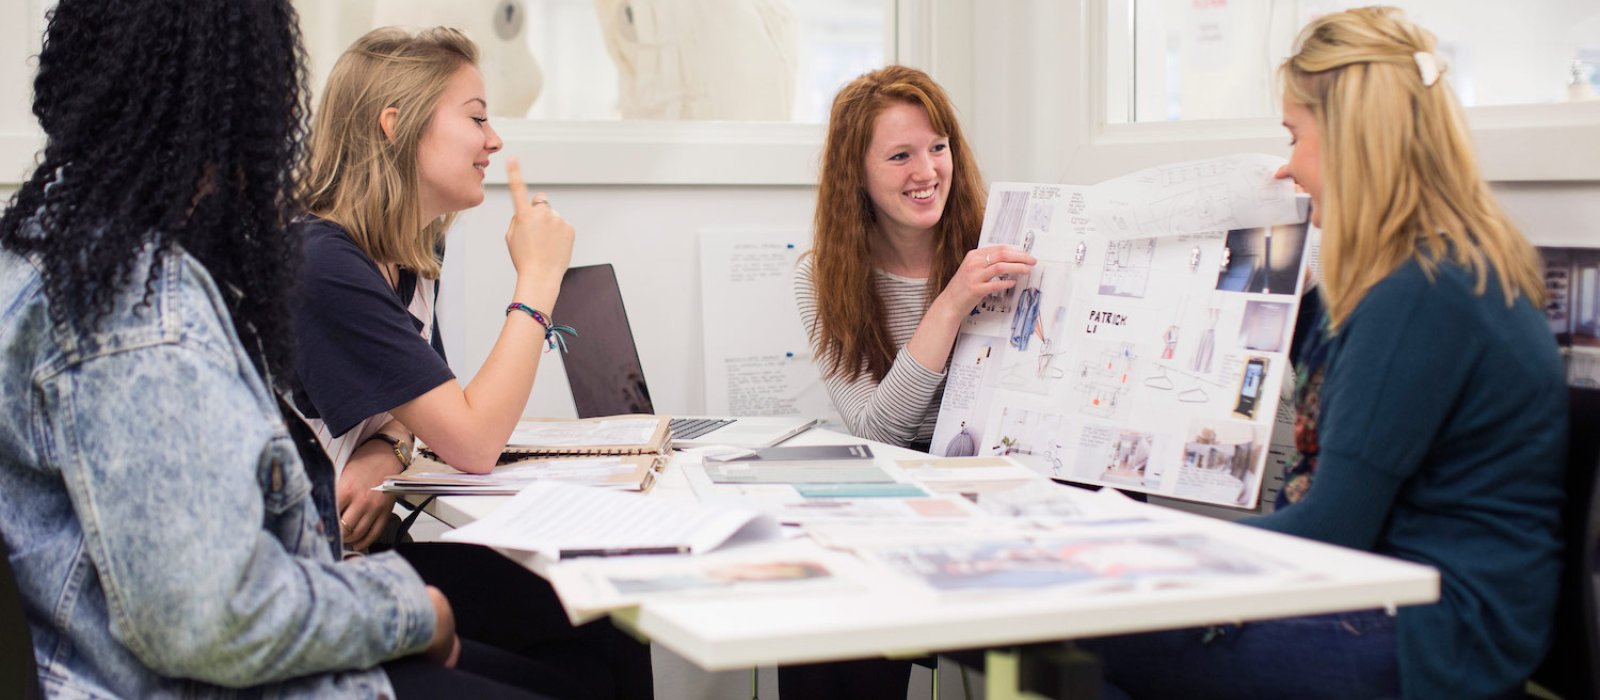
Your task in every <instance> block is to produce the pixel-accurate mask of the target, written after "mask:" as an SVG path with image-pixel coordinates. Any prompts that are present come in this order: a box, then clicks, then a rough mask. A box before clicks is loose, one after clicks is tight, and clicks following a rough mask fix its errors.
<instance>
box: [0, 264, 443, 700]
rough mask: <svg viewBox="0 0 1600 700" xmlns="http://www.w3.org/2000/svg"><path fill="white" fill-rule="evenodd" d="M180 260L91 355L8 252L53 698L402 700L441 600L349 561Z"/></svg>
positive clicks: (6, 527)
mask: <svg viewBox="0 0 1600 700" xmlns="http://www.w3.org/2000/svg"><path fill="white" fill-rule="evenodd" d="M152 254H153V253H151V252H149V251H147V252H146V253H145V254H144V255H145V257H144V262H141V263H136V264H135V265H134V266H133V268H132V269H133V270H135V274H134V275H133V277H134V279H136V280H141V281H142V277H143V275H142V274H141V273H142V272H143V271H144V270H147V269H149V268H148V264H147V263H148V261H149V257H148V256H150V255H152ZM162 258H163V260H162V263H161V265H160V266H159V267H158V268H157V277H156V279H155V280H154V284H153V293H152V294H151V295H150V297H149V299H148V303H145V304H141V303H140V302H141V301H143V300H144V299H145V293H144V292H145V287H144V285H143V284H142V283H135V284H130V285H128V289H126V290H124V292H123V293H122V295H121V297H120V298H119V299H118V300H117V301H116V303H115V306H114V308H113V309H112V311H111V313H110V314H109V315H108V316H107V318H106V320H105V321H104V322H103V323H102V324H101V325H100V327H99V328H97V329H96V330H95V331H94V332H93V333H92V334H81V333H78V332H75V331H74V330H72V327H71V326H70V325H68V324H60V323H55V322H53V321H52V319H51V315H50V312H49V301H48V300H47V299H46V297H45V295H44V292H43V284H42V280H41V277H40V271H39V269H38V268H37V266H36V265H35V264H34V263H33V262H31V261H30V260H29V259H27V258H23V257H19V256H17V255H14V254H11V253H9V252H5V251H0V397H4V400H3V401H0V533H3V534H4V537H5V539H6V542H7V543H8V545H9V546H10V548H11V566H12V568H13V570H14V571H15V572H16V575H17V579H18V583H19V585H20V588H21V592H22V598H23V606H24V608H25V610H26V614H27V617H28V622H29V628H30V631H31V633H32V636H33V649H34V656H35V658H36V659H37V661H38V664H39V669H40V680H41V683H42V684H43V686H44V689H45V691H46V693H47V694H49V695H51V696H54V697H69V698H78V697H95V698H99V697H139V698H147V697H194V696H203V697H250V698H272V697H284V696H315V697H330V698H331V697H352V698H372V697H379V696H388V697H393V695H394V692H393V689H392V687H391V686H390V684H389V681H388V678H387V676H385V675H384V674H383V672H382V670H381V669H377V668H375V667H376V665H377V664H378V663H380V662H382V661H384V660H387V659H391V658H395V657H399V656H403V655H406V654H409V653H415V652H418V651H420V650H422V649H423V648H425V647H426V646H427V643H428V641H429V639H430V638H432V636H433V631H434V612H433V606H432V605H431V603H430V602H429V599H428V597H427V594H426V592H425V589H424V587H423V584H422V582H421V580H419V578H418V577H417V574H416V572H415V571H414V570H412V569H411V568H410V566H408V565H407V564H405V563H404V562H403V561H402V560H401V559H399V558H398V557H395V556H394V555H392V554H391V555H387V556H382V555H380V556H374V557H366V558H361V559H354V560H351V561H348V562H339V561H335V559H334V557H333V554H332V552H331V550H330V548H329V546H328V540H327V539H326V537H325V536H324V535H323V534H321V532H322V530H323V526H321V525H319V523H320V522H321V520H320V519H319V517H318V511H317V508H316V506H315V505H314V503H313V501H312V499H311V483H310V480H309V479H308V478H307V476H306V473H305V470H304V469H303V468H302V465H301V461H300V458H299V456H298V455H297V453H296V451H295V448H294V445H293V444H292V443H291V441H290V437H289V435H288V433H287V431H286V429H285V426H284V423H283V419H282V417H281V415H280V414H279V412H278V410H277V408H276V405H275V403H274V402H273V400H272V397H271V395H270V394H269V393H268V391H267V389H266V386H265V383H264V382H263V381H262V380H261V379H260V377H259V376H258V375H257V374H256V372H255V369H254V367H253V366H252V365H251V363H250V360H249V358H248V357H247V356H246V355H245V353H244V350H243V349H242V348H241V346H240V344H239V340H238V338H237V336H236V335H235V334H234V332H233V326H232V323H231V322H230V321H229V317H228V313H227V310H226V307H224V306H223V303H222V300H221V297H220V296H219V294H218V292H217V289H216V287H215V285H214V284H213V282H212V281H211V278H210V276H209V275H207V273H206V272H205V270H204V269H203V268H202V267H201V266H200V265H199V264H198V263H197V262H195V261H194V259H193V258H191V257H189V256H188V255H185V254H170V255H164V256H162Z"/></svg>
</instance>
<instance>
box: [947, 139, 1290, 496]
mask: <svg viewBox="0 0 1600 700" xmlns="http://www.w3.org/2000/svg"><path fill="white" fill-rule="evenodd" d="M1282 162H1283V161H1282V160H1281V159H1277V158H1273V157H1271V156H1265V155H1243V156H1233V157H1228V158H1221V159H1215V160H1208V161H1195V162H1187V163H1177V164H1172V165H1167V166H1161V167H1157V168H1152V169H1149V170H1144V171H1140V172H1138V173H1134V174H1132V175H1128V176H1125V177H1122V178H1118V179H1116V180H1111V181H1108V182H1105V183H1101V184H1099V185H1095V186H1092V187H1075V186H1065V185H1045V184H1019V183H999V184H995V185H994V186H993V187H992V188H991V189H990V192H989V200H988V206H987V209H986V211H985V215H984V223H983V234H982V240H981V243H980V245H995V244H1002V245H1010V246H1016V247H1018V248H1021V249H1024V250H1027V251H1029V252H1030V253H1031V254H1032V255H1033V256H1034V257H1036V258H1037V259H1038V264H1037V265H1035V266H1034V268H1033V271H1032V272H1031V273H1030V274H1029V275H1027V276H1026V277H1025V278H1023V279H1019V280H1017V284H1016V285H1015V286H1014V287H1012V288H1011V289H1010V290H1007V291H1006V292H1004V293H1000V294H995V295H991V296H989V297H987V298H985V299H984V300H983V301H982V302H981V303H980V304H979V306H978V307H977V308H976V309H974V311H973V313H972V315H971V316H969V317H968V318H967V319H966V320H965V321H964V323H963V325H962V330H961V334H960V336H959V337H958V338H957V340H956V344H955V348H954V350H953V351H952V355H951V360H950V369H949V377H948V380H947V384H946V388H945V393H944V401H943V404H942V405H941V407H940V412H939V422H938V426H937V428H936V429H935V431H934V435H933V447H932V450H933V452H934V453H936V454H940V455H946V456H963V455H1009V456H1012V457H1015V458H1017V459H1018V460H1019V461H1022V462H1023V463H1026V464H1029V465H1030V466H1032V467H1034V468H1035V469H1037V470H1039V471H1041V472H1043V473H1046V474H1048V475H1049V476H1051V477H1053V478H1057V479H1062V480H1067V481H1073V482H1079V483H1085V484H1097V485H1104V486H1114V487H1116V488H1120V489H1125V490H1131V491H1140V492H1146V493H1151V494H1158V495H1162V496H1169V497H1173V498H1181V499H1187V500H1193V501H1198V502H1203V503H1211V504H1217V505H1225V506H1231V507H1237V508H1251V507H1254V506H1255V505H1256V502H1257V500H1258V498H1259V496H1260V490H1261V483H1262V476H1263V473H1264V471H1265V467H1266V464H1267V459H1268V454H1269V451H1270V450H1269V446H1270V443H1271V436H1272V429H1273V425H1274V422H1275V419H1276V417H1277V414H1278V403H1279V395H1280V391H1281V390H1282V388H1283V384H1284V381H1285V378H1286V377H1287V376H1289V374H1290V369H1291V368H1290V366H1289V360H1288V351H1289V343H1290V340H1291V338H1292V335H1293V329H1294V321H1295V317H1296V314H1297V311H1298V308H1299V302H1300V293H1301V289H1302V286H1303V284H1304V282H1305V279H1306V264H1307V256H1306V254H1305V252H1306V249H1307V245H1306V243H1307V225H1306V223H1305V220H1304V219H1305V213H1304V212H1303V211H1302V207H1301V206H1300V205H1299V204H1298V203H1297V200H1296V196H1295V193H1294V190H1293V186H1292V185H1291V184H1290V183H1289V182H1288V181H1285V180H1277V179H1274V177H1273V173H1274V172H1275V171H1276V170H1277V169H1278V167H1279V165H1281V164H1282Z"/></svg>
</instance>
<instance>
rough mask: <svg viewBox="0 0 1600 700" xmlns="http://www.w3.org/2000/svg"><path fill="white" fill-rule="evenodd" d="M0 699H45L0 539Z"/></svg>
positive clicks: (8, 557) (8, 550)
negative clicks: (40, 688)
mask: <svg viewBox="0 0 1600 700" xmlns="http://www.w3.org/2000/svg"><path fill="white" fill-rule="evenodd" d="M0 697H7V698H22V699H23V700H37V699H38V698H42V697H44V693H42V692H41V691H40V690H39V669H38V667H37V666H36V665H34V660H33V635H32V634H30V633H29V632H28V619H27V617H25V616H24V615H23V612H22V591H20V590H18V588H17V577H16V574H13V573H12V572H11V548H10V547H7V546H6V542H5V538H4V537H0Z"/></svg>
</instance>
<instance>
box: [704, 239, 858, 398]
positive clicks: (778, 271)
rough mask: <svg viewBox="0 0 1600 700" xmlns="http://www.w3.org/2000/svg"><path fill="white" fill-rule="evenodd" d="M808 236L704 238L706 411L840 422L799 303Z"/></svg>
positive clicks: (808, 243) (807, 248)
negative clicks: (798, 273) (799, 269)
mask: <svg viewBox="0 0 1600 700" xmlns="http://www.w3.org/2000/svg"><path fill="white" fill-rule="evenodd" d="M810 248H811V236H810V235H809V234H807V233H805V232H802V231H777V232H774V231H766V232H762V231H721V232H718V231H706V232H702V233H701V234H700V285H701V286H700V292H701V310H702V314H703V318H704V319H705V323H704V337H705V362H706V364H705V370H706V411H707V412H708V413H710V414H713V415H730V416H804V417H806V418H820V419H823V420H825V421H832V423H833V424H835V425H837V424H839V419H838V414H837V413H836V412H835V411H834V409H833V402H832V401H831V400H830V399H829V398H828V392H827V389H826V388H824V386H823V385H822V375H821V374H820V373H818V371H817V367H816V364H815V363H814V362H813V361H812V352H811V344H810V341H809V340H808V339H807V338H806V334H805V329H804V328H803V327H802V326H801V324H800V313H799V311H798V310H797V309H796V307H795V302H794V270H795V264H796V263H797V262H799V260H800V255H801V254H803V253H804V252H805V251H807V250H809V249H810Z"/></svg>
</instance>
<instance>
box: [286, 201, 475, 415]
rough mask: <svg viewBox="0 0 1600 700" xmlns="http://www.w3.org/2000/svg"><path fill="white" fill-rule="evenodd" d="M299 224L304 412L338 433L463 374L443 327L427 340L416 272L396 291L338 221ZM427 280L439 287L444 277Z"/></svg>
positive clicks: (297, 322)
mask: <svg viewBox="0 0 1600 700" xmlns="http://www.w3.org/2000/svg"><path fill="white" fill-rule="evenodd" d="M295 225H296V226H297V227H299V230H300V234H301V236H302V240H303V241H304V246H305V260H304V262H303V264H302V267H301V285H300V289H299V292H298V295H297V297H296V301H295V313H294V328H295V334H296V336H297V338H296V340H297V342H298V344H297V346H296V349H295V370H296V374H297V375H298V379H299V382H298V384H299V387H298V388H297V390H296V391H295V397H294V398H295V404H296V407H297V408H299V409H300V411H301V413H303V414H304V415H305V416H306V417H307V418H319V419H321V420H322V421H323V423H324V424H325V425H326V427H327V430H328V432H330V433H332V435H333V436H334V437H338V436H341V435H343V434H344V433H345V432H347V431H349V430H350V429H351V428H353V427H355V426H356V425H358V424H359V423H361V422H362V421H364V420H366V419H368V418H370V417H372V416H375V415H377V414H379V413H383V412H385V411H388V410H390V409H393V408H395V407H396V406H400V405H402V404H405V403H406V402H409V401H411V400H412V399H415V398H417V397H418V396H421V395H423V394H424V393H427V392H428V391H429V390H430V389H433V388H434V387H437V386H439V385H440V384H443V383H445V382H447V381H450V380H451V379H453V378H455V374H453V373H452V372H451V371H450V366H449V365H448V364H446V363H445V357H444V344H443V343H442V342H441V341H440V339H439V327H438V324H437V323H433V324H432V326H433V329H432V331H433V332H432V334H431V335H432V337H431V341H430V340H424V339H423V338H422V335H421V333H422V329H423V328H424V326H425V325H426V324H425V323H424V319H421V318H417V317H416V316H414V315H413V314H412V312H411V311H410V310H409V309H408V307H410V306H411V304H412V301H413V298H414V297H415V296H416V294H417V293H418V292H419V285H418V278H417V275H416V273H414V272H412V271H410V270H405V269H402V270H401V271H400V280H399V289H393V288H391V287H390V286H389V283H388V282H387V281H386V280H384V278H383V273H382V272H380V271H379V270H378V266H377V264H376V263H374V262H373V261H372V259H371V258H369V257H367V254H366V253H364V252H362V251H361V249H360V248H359V247H357V246H356V244H355V241H353V240H351V238H350V236H349V235H348V234H346V233H345V231H344V229H343V228H341V227H340V226H339V225H338V224H335V223H333V222H330V221H325V220H323V219H318V218H314V217H311V218H307V219H305V220H303V221H301V222H298V223H296V224H295ZM421 283H422V284H424V285H434V286H433V290H434V291H437V289H438V287H437V285H438V282H437V280H422V281H421ZM428 320H429V321H431V320H432V319H428Z"/></svg>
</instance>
